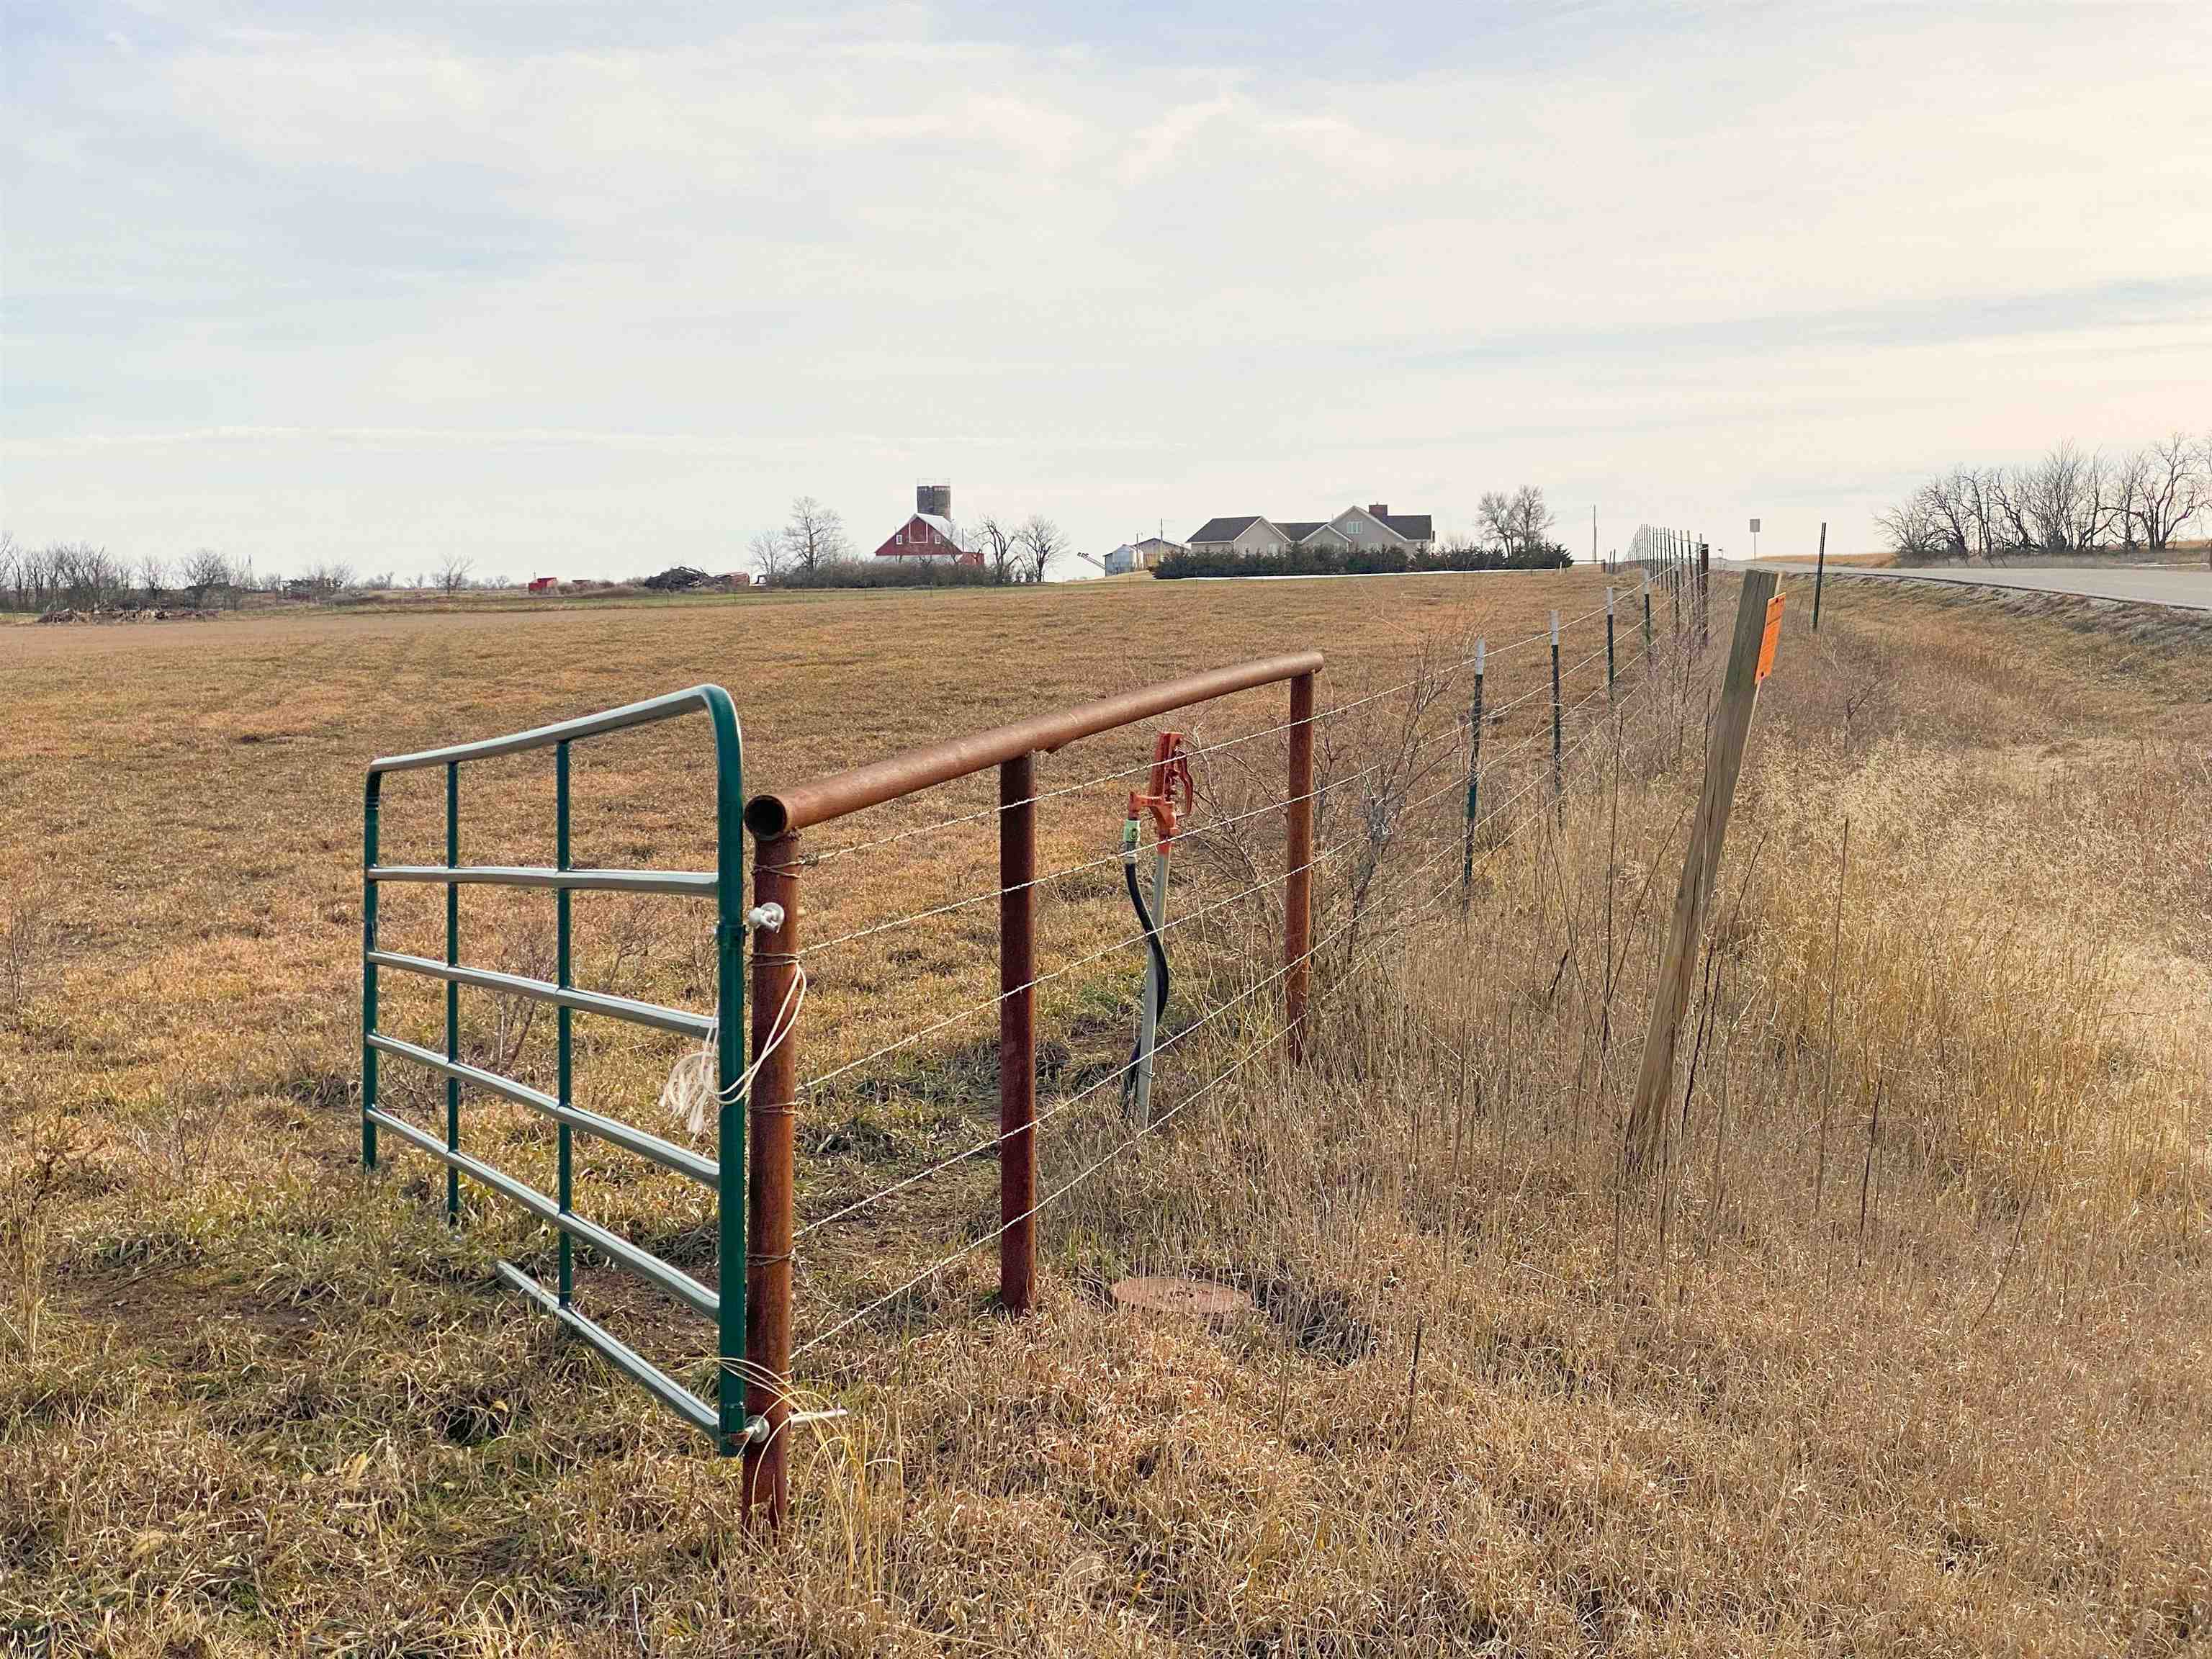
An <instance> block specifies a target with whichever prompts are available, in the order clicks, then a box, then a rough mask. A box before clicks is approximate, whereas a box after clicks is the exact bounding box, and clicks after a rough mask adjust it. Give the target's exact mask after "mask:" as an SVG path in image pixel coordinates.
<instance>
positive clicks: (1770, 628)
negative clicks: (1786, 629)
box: [1752, 593, 1782, 685]
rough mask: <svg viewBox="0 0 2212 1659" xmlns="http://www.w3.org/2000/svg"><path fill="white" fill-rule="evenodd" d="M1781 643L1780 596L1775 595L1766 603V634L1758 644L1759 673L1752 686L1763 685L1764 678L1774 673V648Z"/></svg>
mask: <svg viewBox="0 0 2212 1659" xmlns="http://www.w3.org/2000/svg"><path fill="white" fill-rule="evenodd" d="M1781 643H1782V596H1781V595H1780V594H1779V593H1777V594H1776V595H1775V596H1774V597H1773V598H1772V599H1769V600H1768V601H1767V602H1766V634H1765V637H1764V638H1763V639H1761V640H1760V641H1759V672H1758V674H1757V675H1755V676H1754V677H1753V680H1752V684H1754V685H1764V684H1765V683H1766V677H1767V676H1768V675H1769V674H1771V673H1772V672H1773V671H1774V648H1775V647H1777V646H1778V645H1780V644H1781Z"/></svg>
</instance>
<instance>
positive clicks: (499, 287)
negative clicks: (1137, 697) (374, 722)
mask: <svg viewBox="0 0 2212 1659" xmlns="http://www.w3.org/2000/svg"><path fill="white" fill-rule="evenodd" d="M0 5H4V16H5V19H6V27H7V38H6V42H5V68H4V75H5V86H4V92H5V99H6V107H7V112H8V114H7V119H6V121H5V123H4V144H5V163H4V165H5V175H4V179H0V184H4V190H5V197H4V223H0V233H3V234H4V244H0V252H4V268H0V278H3V279H4V303H5V310H4V355H0V375H4V379H3V380H0V404H3V405H4V406H3V407H0V465H4V485H5V498H4V509H3V510H4V523H5V526H6V527H7V528H8V529H9V530H12V531H13V532H15V534H16V535H17V536H18V537H19V538H24V539H27V540H30V541H33V542H38V541H44V540H47V539H50V538H71V539H76V538H88V539H92V540H96V541H101V542H105V543H106V544H108V545H109V546H110V548H111V549H113V550H118V551H122V552H127V553H128V554H130V555H131V556H133V557H134V558H135V557H137V556H143V555H146V554H153V555H156V556H173V555H176V554H179V553H181V552H183V551H184V550H187V549H189V548H191V547H193V546H196V545H201V544H213V545H216V546H220V547H223V548H226V549H228V550H234V551H236V552H239V553H243V554H248V555H251V556H252V557H253V558H254V559H255V560H256V561H257V562H258V563H259V564H260V565H261V567H262V568H264V569H267V568H272V567H274V568H283V569H296V568H301V567H303V566H304V565H306V564H307V563H310V562H315V561H319V560H321V559H325V558H331V557H337V558H343V559H346V560H349V561H351V562H355V563H356V565H357V567H359V568H362V569H364V570H382V569H386V568H390V569H394V570H396V571H398V573H400V574H402V575H403V576H404V575H405V574H408V573H410V572H412V571H415V570H418V569H422V568H428V566H429V565H430V564H431V563H433V562H435V561H436V560H438V559H439V558H441V557H442V556H444V555H445V554H446V553H447V552H448V551H452V550H458V551H461V552H465V553H468V554H471V555H472V556H475V557H476V559H477V568H478V569H479V571H483V572H492V571H500V572H504V573H506V574H510V575H520V574H530V572H532V571H535V570H544V571H549V572H554V573H557V574H631V573H637V572H641V571H645V570H649V569H653V568H659V566H660V565H662V564H665V563H668V562H673V561H676V560H682V561H683V562H689V563H695V564H700V565H704V566H708V567H709V568H727V567H729V566H731V565H732V564H734V563H735V562H737V561H738V557H739V556H740V553H741V551H742V549H743V547H744V543H745V541H746V540H747V538H749V537H750V534H751V533H752V532H754V531H756V530H757V529H759V528H761V527H762V526H766V525H770V524H774V523H775V522H777V521H778V520H780V519H781V517H782V515H783V513H784V511H785V509H786V507H787V503H788V502H789V501H790V499H791V498H792V497H793V495H798V494H800V493H805V494H811V495H816V496H818V497H820V498H821V499H822V500H823V501H826V502H828V503H829V504H830V505H832V506H834V507H837V508H839V509H840V510H841V511H842V513H843V515H844V517H845V520H846V521H847V523H848V526H850V528H851V529H852V531H853V532H854V535H855V538H856V539H858V540H860V541H861V542H862V544H864V545H872V544H874V542H875V541H877V540H878V539H879V538H881V537H882V536H883V535H884V534H887V533H888V532H889V531H890V528H891V527H892V526H894V525H896V523H897V522H898V521H899V520H900V519H901V517H902V514H903V513H905V512H906V511H907V510H908V508H909V507H910V506H911V503H912V500H913V494H912V491H913V486H914V483H915V481H916V480H917V479H918V478H922V477H946V478H950V479H951V481H952V483H953V486H954V504H955V507H956V508H957V510H958V512H959V513H960V514H961V516H963V517H972V516H974V515H975V513H979V512H981V511H983V510H987V509H998V510H1000V511H1004V512H1009V513H1015V514H1022V513H1029V512H1033V511H1042V512H1045V513H1049V514H1051V515H1053V516H1054V517H1055V518H1057V519H1058V520H1060V522H1061V524H1062V525H1063V526H1065V527H1066V529H1067V530H1069V531H1070V532H1072V533H1073V536H1074V537H1075V538H1076V539H1077V542H1078V544H1079V545H1080V546H1083V547H1085V548H1087V549H1090V550H1093V551H1103V550H1104V549H1106V548H1108V547H1109V546H1111V545H1112V544H1114V543H1115V542H1117V541H1120V540H1123V539H1126V538H1131V537H1133V536H1136V535H1139V534H1141V533H1150V532H1152V531H1154V530H1156V529H1158V527H1159V526H1160V525H1161V524H1162V522H1163V521H1164V524H1165V526H1166V529H1167V532H1168V533H1169V534H1170V535H1171V536H1174V535H1182V534H1188V532H1189V531H1190V530H1191V529H1192V528H1194V526H1196V525H1197V524H1198V523H1199V522H1200V520H1203V519H1205V518H1206V517H1207V516H1209V515H1210V514H1212V513H1239V512H1243V513H1249V512H1263V513H1270V514H1272V515H1274V516H1278V517H1293V518H1319V517H1322V516H1324V515H1325V514H1327V513H1330V512H1331V511H1333V510H1334V509H1335V508H1337V507H1341V506H1342V505H1343V504H1344V503H1346V501H1352V500H1355V499H1356V500H1359V501H1370V500H1377V501H1388V502H1389V503H1390V505H1391V507H1393V509H1394V510H1395V511H1399V512H1429V513H1433V514H1435V515H1436V517H1437V520H1438V523H1439V525H1440V526H1443V527H1455V526H1467V525H1469V524H1470V523H1471V522H1472V520H1473V515H1474V505H1475V501H1476V499H1477V497H1478V496H1479V495H1480V493H1481V492H1482V491H1483V490H1485V489H1493V488H1498V487H1501V486H1503V487H1510V486H1512V485H1514V484H1516V483H1522V482H1524V481H1528V482H1535V483H1541V484H1542V485H1543V486H1544V487H1545V489H1546V490H1547V493H1548V494H1549V495H1550V496H1551V498H1552V500H1553V502H1554V504H1555V505H1556V506H1557V507H1558V508H1559V513H1560V517H1561V520H1562V532H1563V534H1564V535H1565V539H1566V540H1567V541H1568V543H1569V544H1570V545H1571V546H1577V547H1583V548H1586V547H1587V546H1588V545H1589V515H1590V512H1591V508H1592V507H1593V506H1595V508H1596V510H1597V513H1598V524H1599V530H1600V533H1601V538H1602V539H1603V543H1604V544H1605V545H1607V546H1613V545H1617V544H1625V543H1626V539H1627V537H1628V535H1629V533H1630V532H1632V529H1633V527H1634V526H1635V525H1636V523H1637V522H1638V521H1639V520H1654V521H1660V522H1671V523H1674V524H1678V525H1685V526H1701V527H1704V528H1705V529H1707V530H1708V531H1709V532H1711V535H1712V538H1713V539H1714V540H1715V542H1716V543H1717V544H1719V545H1721V546H1723V547H1725V548H1726V549H1728V550H1729V551H1730V552H1732V553H1733V552H1736V551H1740V550H1743V544H1744V543H1745V542H1746V540H1747V538H1746V537H1745V536H1744V534H1743V531H1744V528H1745V526H1744V520H1746V518H1747V516H1748V515H1750V514H1752V513H1759V514H1760V515H1761V516H1763V518H1764V519H1765V523H1766V527H1767V528H1766V534H1765V536H1764V537H1763V538H1762V550H1768V549H1794V548H1799V547H1802V548H1803V549H1804V550H1810V547H1811V544H1812V539H1813V537H1814V533H1815V531H1816V527H1817V525H1818V523H1819V521H1820V520H1822V519H1824V518H1825V519H1827V520H1831V521H1832V522H1833V524H1834V525H1835V526H1836V529H1835V532H1834V535H1835V537H1836V538H1837V540H1836V542H1835V544H1836V545H1840V546H1844V547H1850V546H1855V545H1859V544H1867V543H1869V541H1870V538H1871V536H1872V531H1871V526H1870V519H1871V515H1872V513H1873V512H1874V511H1875V509H1876V508H1877V507H1879V506H1880V505H1881V504H1882V503H1883V502H1884V501H1886V500H1887V499H1888V498H1889V497H1890V496H1891V495H1893V494H1894V493H1896V492H1897V491H1898V490H1899V489H1900V488H1901V487H1903V486H1904V485H1905V484H1906V483H1909V482H1910V481H1911V479H1912V478H1913V477H1915V476H1916V475H1917V474H1918V473H1920V472H1921V471H1923V470H1927V469H1929V468H1932V467H1934V466H1936V465H1940V464H1946V463H1948V462H1950V461H1952V460H1954V459H1987V460H2007V459H2016V458H2021V457H2024V456H2026V455H2027V454H2028V453H2032V452H2033V451H2034V450H2036V449H2038V448H2039V447H2042V446H2044V445H2045V444H2046V443H2048V442H2049V441H2051V440H2052V439H2055V438H2059V437H2063V436H2072V437H2075V438H2076V439H2079V440H2081V441H2083V442H2085V443H2091V444H2103V445H2106V446H2107V447H2124V446H2126V445H2130V444H2133V443H2136V442H2140V441H2143V440H2145V439H2148V438H2150V437H2153V436H2155V435H2159V434H2161V433H2163V432H2165V431H2166V430H2168V429H2171V428H2173V427H2175V426H2177V425H2179V426H2185V427H2187V428H2190V429H2191V430H2198V431H2201V430H2204V429H2206V428H2212V397H2208V395H2207V388H2208V387H2212V113H2208V112H2212V81H2208V80H2207V78H2206V67H2205V66H2206V65H2207V64H2212V5H2207V4H2204V3H2201V0H2192V3H2187V4H2171V5H2169V4H2150V5H2133V6H2130V5H2119V4H2112V5H2106V4H2073V5H2041V4H2035V3H2028V0H1998V3H1990V4H1983V5H1966V4H1953V5H1948V6H1942V7H1921V6H1911V5H1902V4H1880V5H1869V4H1853V5H1843V4H1820V3H1809V0H1808V3H1795V4H1783V5H1759V4H1745V5H1732V6H1731V5H1705V6H1700V5H1690V4H1677V5H1659V4H1650V3H1639V4H1615V3H1607V0H1587V3H1561V4H1555V5H1550V6H1539V5H1533V4H1532V5H1520V6H1501V5H1494V4H1481V3H1470V0H1452V3H1446V0H1419V3H1410V4H1397V3H1392V0H1370V3H1363V4H1346V5H1336V4H1321V3H1310V0H1308V3H1300V0H1225V3H1218V4H1170V3H1165V0H1137V3H1104V4H1102V3H1097V0H1091V3H1084V4H1075V3H1060V0H1042V3H1036V4H1031V5H1028V6H1024V7H1021V8H1018V9H1015V8H1007V9H1005V10H1004V11H1003V12H1002V10H1001V9H999V8H994V7H984V6H981V5H971V4H967V3H958V0H956V3H951V4H944V5H912V6H901V5H890V6H881V7H872V8H863V9H850V10H842V11H841V10H836V9H829V8H827V7H823V8H817V9H804V10H798V11H793V12H792V13H790V14H788V15H773V14H771V13H769V12H768V11H766V10H764V9H760V8H756V7H752V6H746V5H737V6H732V5H727V4H711V3H697V4H688V3H677V4H662V5H653V4H624V5H616V4H611V3H607V4H586V3H581V0H569V3H562V0H509V3H477V4H470V3H428V0H389V3H383V4H380V5H376V6H368V5H353V6H343V7H341V6H337V5H333V4H317V3H313V0H308V3H301V4H299V5H295V6H292V7H257V6H249V5H245V4H232V3H222V0H175V3H163V0H146V3H141V4H128V3H111V0H66V3H52V0H0Z"/></svg>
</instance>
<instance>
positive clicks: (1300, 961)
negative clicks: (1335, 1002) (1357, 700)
mask: <svg viewBox="0 0 2212 1659" xmlns="http://www.w3.org/2000/svg"><path fill="white" fill-rule="evenodd" d="M1313 712H1314V674H1313V671H1312V670H1310V669H1309V670H1308V671H1306V672H1304V673H1303V674H1300V675H1298V676H1297V678H1294V679H1292V680H1291V733H1290V737H1291V741H1290V774H1289V776H1288V778H1287V780H1286V781H1287V783H1288V785H1289V800H1288V803H1287V804H1286V805H1285V807H1284V826H1285V834H1284V850H1283V866H1284V869H1283V1038H1284V1052H1285V1054H1286V1055H1287V1056H1288V1058H1289V1059H1290V1060H1291V1063H1292V1064H1293V1065H1295V1064H1296V1063H1297V1061H1299V1060H1303V1059H1304V1058H1305V1051H1306V987H1307V984H1308V975H1307V969H1308V967H1309V965H1310V964H1309V962H1308V957H1310V955H1311V954H1312V951H1313V796H1314V756H1313Z"/></svg>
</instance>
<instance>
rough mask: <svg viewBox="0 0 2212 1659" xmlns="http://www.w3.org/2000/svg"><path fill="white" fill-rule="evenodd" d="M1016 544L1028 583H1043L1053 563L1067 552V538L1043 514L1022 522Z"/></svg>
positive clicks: (1015, 538)
mask: <svg viewBox="0 0 2212 1659" xmlns="http://www.w3.org/2000/svg"><path fill="white" fill-rule="evenodd" d="M1014 542H1015V544H1016V545H1017V546H1018V548H1019V549H1020V552H1021V562H1022V576H1023V579H1024V580H1027V581H1033V582H1041V581H1042V580H1044V579H1045V573H1046V572H1047V571H1048V570H1049V569H1051V568H1052V562H1053V561H1054V560H1055V559H1057V558H1059V557H1060V556H1061V555H1062V554H1064V553H1066V551H1067V538H1066V536H1065V535H1064V534H1062V533H1061V532H1060V526H1058V525H1056V524H1054V522H1053V521H1052V520H1050V519H1048V518H1046V517H1045V516H1044V514H1043V513H1030V516H1029V517H1028V518H1026V519H1024V520H1022V527H1021V528H1020V529H1019V530H1018V531H1016V532H1014Z"/></svg>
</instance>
